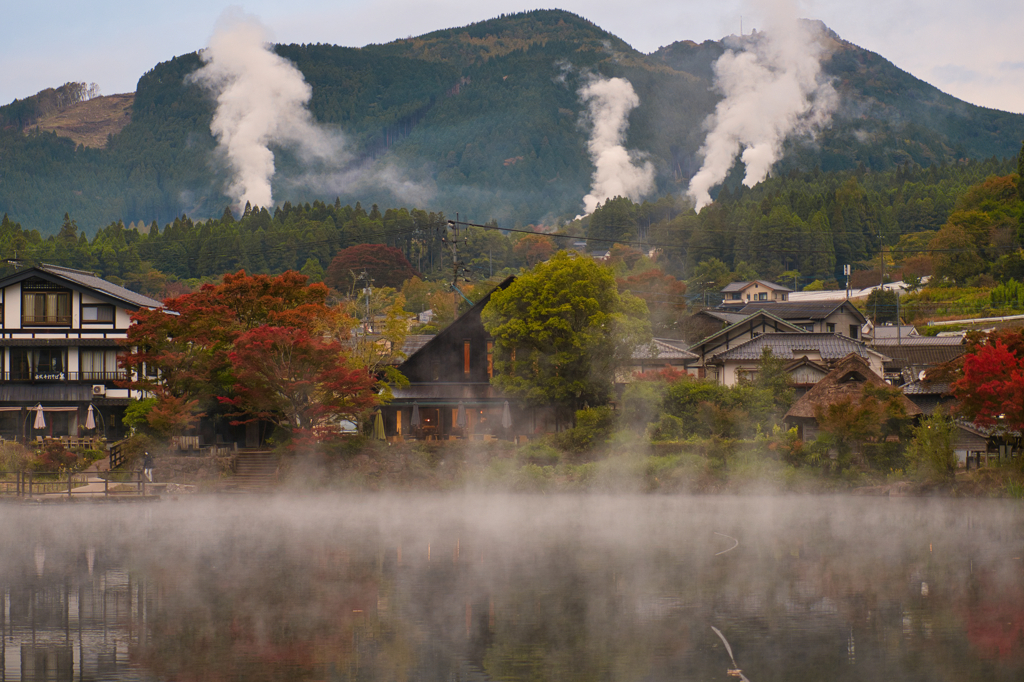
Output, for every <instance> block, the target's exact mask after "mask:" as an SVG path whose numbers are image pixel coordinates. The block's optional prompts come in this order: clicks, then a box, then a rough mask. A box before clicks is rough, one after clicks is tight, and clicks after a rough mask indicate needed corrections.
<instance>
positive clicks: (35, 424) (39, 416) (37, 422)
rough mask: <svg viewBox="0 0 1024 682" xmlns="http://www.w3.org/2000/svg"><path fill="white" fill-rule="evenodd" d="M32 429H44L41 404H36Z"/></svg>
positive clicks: (44, 422)
mask: <svg viewBox="0 0 1024 682" xmlns="http://www.w3.org/2000/svg"><path fill="white" fill-rule="evenodd" d="M32 428H33V429H45V428H46V417H44V416H43V404H42V403H39V404H38V405H36V420H35V421H34V422H32Z"/></svg>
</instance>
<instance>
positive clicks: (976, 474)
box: [154, 434, 1024, 499]
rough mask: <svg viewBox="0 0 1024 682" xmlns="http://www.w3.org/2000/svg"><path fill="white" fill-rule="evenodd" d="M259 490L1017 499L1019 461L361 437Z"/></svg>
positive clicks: (1023, 490)
mask: <svg viewBox="0 0 1024 682" xmlns="http://www.w3.org/2000/svg"><path fill="white" fill-rule="evenodd" d="M279 458H280V459H279V467H278V471H277V474H276V476H275V480H274V483H273V484H272V486H271V487H269V488H266V489H264V491H266V492H271V491H273V492H295V493H300V492H343V493H344V492H349V493H384V492H399V493H401V492H409V493H417V492H457V491H477V492H495V493H537V494H546V493H551V494H560V493H624V494H680V495H718V494H741V495H743V494H812V495H813V494H835V493H847V494H851V495H869V496H870V495H873V496H892V497H897V496H900V497H902V496H908V497H910V496H941V497H964V498H1010V499H1024V472H1022V471H1021V468H1020V466H1019V465H1018V462H1016V461H1013V462H1010V463H1003V464H1002V465H999V464H992V465H990V466H987V467H982V468H981V469H972V470H970V471H964V470H959V471H958V472H957V473H956V474H955V475H954V476H953V477H951V478H949V479H945V480H941V481H939V480H936V479H934V478H932V477H928V476H926V475H924V474H923V473H922V472H920V471H914V470H911V471H903V470H895V471H889V472H887V473H886V472H880V471H875V470H870V469H861V468H857V467H852V468H849V469H847V470H845V471H842V472H840V473H831V472H826V471H823V470H822V469H820V468H816V467H811V466H796V465H793V464H789V463H787V462H785V461H783V460H782V459H781V458H779V457H778V456H777V455H776V454H775V452H774V451H773V450H772V449H771V447H770V444H769V442H768V440H767V439H755V440H743V441H740V440H735V441H727V440H720V439H689V440H687V441H677V442H655V443H646V444H645V443H643V442H641V441H640V440H638V439H636V438H633V437H631V436H630V435H628V434H620V436H619V437H613V438H612V439H610V440H609V441H608V442H607V443H603V444H601V445H600V446H597V447H595V448H593V449H590V450H587V451H583V452H576V453H565V452H559V451H558V450H557V449H556V448H554V447H552V446H551V445H550V444H549V440H541V441H536V442H532V443H529V444H526V445H521V446H517V445H515V444H513V443H511V442H508V441H490V442H470V441H442V442H421V441H410V442H401V443H395V444H390V445H389V444H385V443H381V442H379V441H370V440H364V439H361V438H360V439H357V440H354V441H350V442H347V443H342V444H338V445H337V446H328V447H321V448H318V449H316V450H303V451H294V450H282V451H281V452H279ZM232 460H233V457H220V458H217V460H216V461H214V460H213V459H211V458H209V457H201V456H195V455H193V456H170V455H158V456H157V457H156V467H155V471H156V476H155V479H154V480H155V481H157V482H161V483H163V482H166V483H175V484H179V485H181V484H186V485H188V484H190V485H194V486H195V490H196V491H197V492H199V493H214V492H217V491H220V490H224V489H228V488H230V486H231V483H232V467H233V461H232Z"/></svg>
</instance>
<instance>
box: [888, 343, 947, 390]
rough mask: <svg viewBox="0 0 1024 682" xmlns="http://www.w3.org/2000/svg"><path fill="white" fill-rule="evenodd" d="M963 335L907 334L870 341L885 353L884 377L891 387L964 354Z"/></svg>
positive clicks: (917, 376)
mask: <svg viewBox="0 0 1024 682" xmlns="http://www.w3.org/2000/svg"><path fill="white" fill-rule="evenodd" d="M964 339H965V337H964V336H908V337H899V338H893V337H885V336H883V337H881V338H877V337H876V338H875V339H874V341H873V343H872V344H871V345H872V347H874V348H875V349H876V350H877V351H878V352H879V353H882V354H883V355H885V356H887V357H888V358H889V360H887V361H886V363H885V374H884V376H885V379H886V381H888V382H889V383H891V384H893V385H894V386H900V385H902V384H904V383H907V382H910V381H915V380H917V379H919V378H920V377H921V375H922V374H923V373H924V372H927V371H928V370H930V369H932V368H934V367H938V366H939V365H944V364H946V363H948V362H952V361H953V360H956V359H957V358H958V357H960V356H961V355H963V354H964V352H965V351H966V350H967V346H965V345H964Z"/></svg>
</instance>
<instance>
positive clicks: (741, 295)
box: [719, 279, 793, 308]
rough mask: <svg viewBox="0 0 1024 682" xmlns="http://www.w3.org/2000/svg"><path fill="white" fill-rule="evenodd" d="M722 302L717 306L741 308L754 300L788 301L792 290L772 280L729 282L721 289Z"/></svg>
mask: <svg viewBox="0 0 1024 682" xmlns="http://www.w3.org/2000/svg"><path fill="white" fill-rule="evenodd" d="M721 293H722V302H721V304H719V308H742V307H743V306H745V305H746V304H747V303H751V302H754V301H766V302H767V301H772V302H779V301H788V300H789V295H790V294H791V293H793V290H792V289H790V288H789V287H784V286H782V285H781V284H775V283H774V282H766V281H765V280H763V279H755V280H751V281H749V282H731V283H730V284H726V285H725V287H723V288H722V290H721Z"/></svg>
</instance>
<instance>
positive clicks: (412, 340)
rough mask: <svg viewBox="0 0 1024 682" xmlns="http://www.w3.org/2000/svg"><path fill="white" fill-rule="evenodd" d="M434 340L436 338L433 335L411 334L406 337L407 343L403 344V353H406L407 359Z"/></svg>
mask: <svg viewBox="0 0 1024 682" xmlns="http://www.w3.org/2000/svg"><path fill="white" fill-rule="evenodd" d="M432 338H434V335H433V334H409V335H407V336H406V337H405V343H403V344H402V352H403V353H405V356H406V357H409V356H410V355H412V354H413V353H415V352H416V351H418V350H419V349H420V348H423V346H425V345H427V342H428V341H430V339H432Z"/></svg>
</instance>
